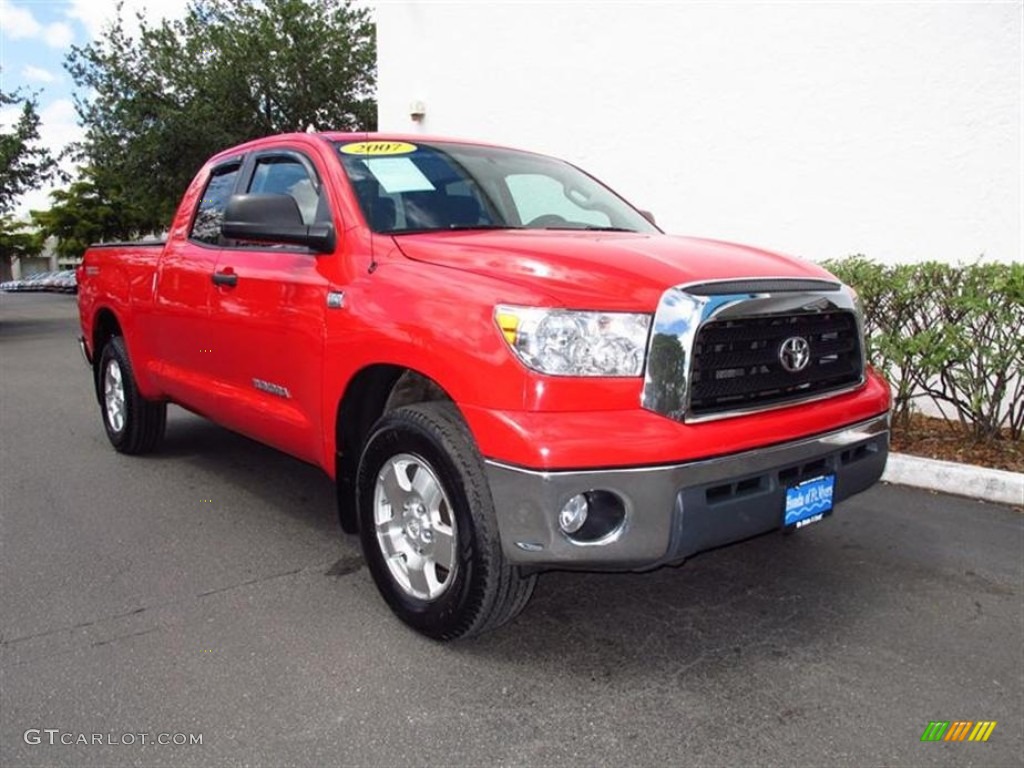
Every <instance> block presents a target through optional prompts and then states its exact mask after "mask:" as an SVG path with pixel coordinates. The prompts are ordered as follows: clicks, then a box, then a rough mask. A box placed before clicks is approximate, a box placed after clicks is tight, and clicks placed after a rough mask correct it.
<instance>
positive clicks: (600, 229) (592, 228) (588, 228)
mask: <svg viewBox="0 0 1024 768" xmlns="http://www.w3.org/2000/svg"><path fill="white" fill-rule="evenodd" d="M531 229H554V230H558V231H560V232H570V231H573V230H575V231H581V232H636V230H635V229H627V228H626V227H600V226H598V225H597V224H586V225H584V226H582V227H531Z"/></svg>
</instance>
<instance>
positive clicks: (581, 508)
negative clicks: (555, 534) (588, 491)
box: [558, 493, 589, 533]
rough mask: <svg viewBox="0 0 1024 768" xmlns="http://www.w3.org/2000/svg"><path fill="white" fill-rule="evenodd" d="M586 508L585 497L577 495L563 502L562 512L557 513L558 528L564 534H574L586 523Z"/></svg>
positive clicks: (580, 494)
mask: <svg viewBox="0 0 1024 768" xmlns="http://www.w3.org/2000/svg"><path fill="white" fill-rule="evenodd" d="M588 507H589V505H588V504H587V497H586V496H585V495H583V494H582V493H577V494H576V495H575V496H573V497H572V498H571V499H569V500H568V501H567V502H565V506H564V507H562V511H561V512H559V513H558V527H559V528H561V529H562V530H563V531H565V532H566V533H576V531H578V530H579V529H580V528H582V527H583V524H584V523H585V522H587V512H588V511H589V509H588Z"/></svg>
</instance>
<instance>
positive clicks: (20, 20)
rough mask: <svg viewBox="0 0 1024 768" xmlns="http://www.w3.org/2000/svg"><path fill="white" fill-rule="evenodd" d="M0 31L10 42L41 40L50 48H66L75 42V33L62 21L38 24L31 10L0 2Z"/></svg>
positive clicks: (1, 0)
mask: <svg viewBox="0 0 1024 768" xmlns="http://www.w3.org/2000/svg"><path fill="white" fill-rule="evenodd" d="M0 29H2V30H3V34H4V36H6V37H9V38H11V39H12V40H36V39H39V40H42V41H43V42H44V43H46V44H47V45H48V46H50V47H51V48H67V47H68V46H69V45H71V43H73V42H74V41H75V31H74V30H73V29H72V28H71V27H70V26H69V25H68V24H65V23H64V22H63V21H55V22H53V23H52V24H40V23H39V20H38V19H36V17H35V15H34V14H33V13H32V11H31V10H29V9H28V8H26V7H25V6H23V5H14V3H11V2H9V0H0Z"/></svg>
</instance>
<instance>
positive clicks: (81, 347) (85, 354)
mask: <svg viewBox="0 0 1024 768" xmlns="http://www.w3.org/2000/svg"><path fill="white" fill-rule="evenodd" d="M78 349H79V350H80V351H81V352H82V359H83V360H85V364H86V365H87V366H89V367H90V368H92V360H91V359H90V358H89V348H88V347H87V346H85V337H84V336H79V337H78Z"/></svg>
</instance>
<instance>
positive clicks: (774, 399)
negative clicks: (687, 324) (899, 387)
mask: <svg viewBox="0 0 1024 768" xmlns="http://www.w3.org/2000/svg"><path fill="white" fill-rule="evenodd" d="M794 337H798V338H802V339H804V340H806V341H807V343H808V344H809V346H810V358H809V361H808V363H807V365H806V367H804V368H803V369H802V370H799V371H795V372H791V371H788V370H786V369H785V368H784V367H783V364H782V361H781V359H780V348H781V346H782V344H783V342H785V341H786V340H787V339H791V338H794ZM861 360H862V356H861V349H860V336H859V332H858V326H857V320H856V317H855V316H854V315H853V313H851V312H848V311H832V312H816V313H808V314H791V315H771V316H765V317H741V318H735V319H722V320H711V321H710V322H707V323H705V324H704V325H703V326H701V328H700V330H699V331H698V332H697V336H696V339H695V341H694V346H693V357H692V363H691V371H690V373H691V378H690V381H691V389H690V403H689V412H690V413H691V414H692V415H694V416H705V415H711V414H715V413H718V412H722V411H732V410H736V409H746V408H752V407H753V408H756V407H759V406H767V405H775V404H780V403H784V402H786V401H788V400H800V399H805V398H807V397H812V396H815V395H819V394H822V393H826V392H830V391H832V390H837V389H844V388H847V387H849V386H850V385H852V384H856V383H857V382H859V381H860V380H861V377H862V374H863V371H862V370H861Z"/></svg>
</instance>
